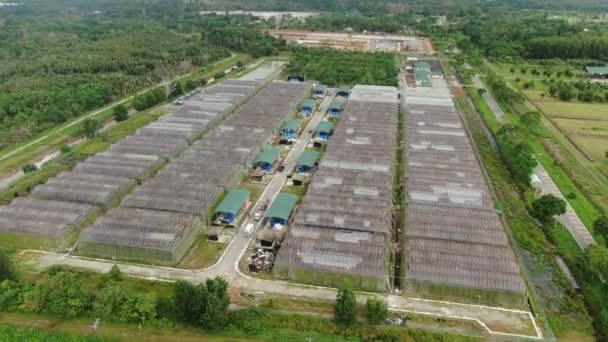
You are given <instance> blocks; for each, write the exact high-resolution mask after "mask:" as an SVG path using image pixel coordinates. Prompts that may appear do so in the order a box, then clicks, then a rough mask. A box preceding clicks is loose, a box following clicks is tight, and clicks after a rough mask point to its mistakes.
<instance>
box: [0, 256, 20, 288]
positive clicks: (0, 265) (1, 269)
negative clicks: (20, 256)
mask: <svg viewBox="0 0 608 342" xmlns="http://www.w3.org/2000/svg"><path fill="white" fill-rule="evenodd" d="M3 280H17V275H16V273H15V266H14V265H13V261H12V260H11V258H10V257H9V255H8V254H7V253H6V252H5V251H3V250H1V249H0V282H1V281H3Z"/></svg>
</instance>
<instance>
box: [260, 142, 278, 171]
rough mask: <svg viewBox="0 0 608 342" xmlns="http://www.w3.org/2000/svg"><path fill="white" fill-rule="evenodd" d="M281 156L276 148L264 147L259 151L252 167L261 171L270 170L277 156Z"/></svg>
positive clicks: (275, 162)
mask: <svg viewBox="0 0 608 342" xmlns="http://www.w3.org/2000/svg"><path fill="white" fill-rule="evenodd" d="M280 156H281V150H280V149H278V148H274V147H271V148H265V149H263V150H262V151H261V152H260V153H258V155H257V157H256V158H255V161H254V164H253V166H254V169H257V170H260V171H263V172H272V170H273V169H274V167H275V165H276V164H277V161H278V160H279V157H280Z"/></svg>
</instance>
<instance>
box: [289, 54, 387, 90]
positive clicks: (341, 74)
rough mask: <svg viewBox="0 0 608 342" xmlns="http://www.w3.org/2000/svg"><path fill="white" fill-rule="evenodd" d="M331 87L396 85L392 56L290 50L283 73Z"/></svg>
mask: <svg viewBox="0 0 608 342" xmlns="http://www.w3.org/2000/svg"><path fill="white" fill-rule="evenodd" d="M285 73H287V74H302V75H305V76H306V78H307V79H314V80H318V81H320V82H321V83H323V84H327V85H329V86H332V87H339V86H342V85H354V84H374V85H388V86H396V85H397V78H396V76H397V72H396V69H395V65H394V56H393V55H391V54H388V53H362V52H348V51H338V50H333V49H307V48H297V49H294V54H293V58H292V59H291V61H290V62H289V64H288V65H287V67H286V69H285Z"/></svg>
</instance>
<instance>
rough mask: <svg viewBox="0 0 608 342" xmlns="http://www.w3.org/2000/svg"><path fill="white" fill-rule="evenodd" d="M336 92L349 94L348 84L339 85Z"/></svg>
mask: <svg viewBox="0 0 608 342" xmlns="http://www.w3.org/2000/svg"><path fill="white" fill-rule="evenodd" d="M338 92H339V93H341V92H345V93H349V94H350V87H349V86H341V87H340V88H338Z"/></svg>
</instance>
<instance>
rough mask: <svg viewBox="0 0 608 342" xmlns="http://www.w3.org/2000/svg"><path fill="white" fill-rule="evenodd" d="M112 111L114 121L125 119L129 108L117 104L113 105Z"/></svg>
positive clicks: (127, 116)
mask: <svg viewBox="0 0 608 342" xmlns="http://www.w3.org/2000/svg"><path fill="white" fill-rule="evenodd" d="M112 113H113V115H114V120H116V122H121V121H125V120H127V119H128V118H129V110H128V109H127V107H125V105H123V104H118V105H116V106H114V109H112Z"/></svg>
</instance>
